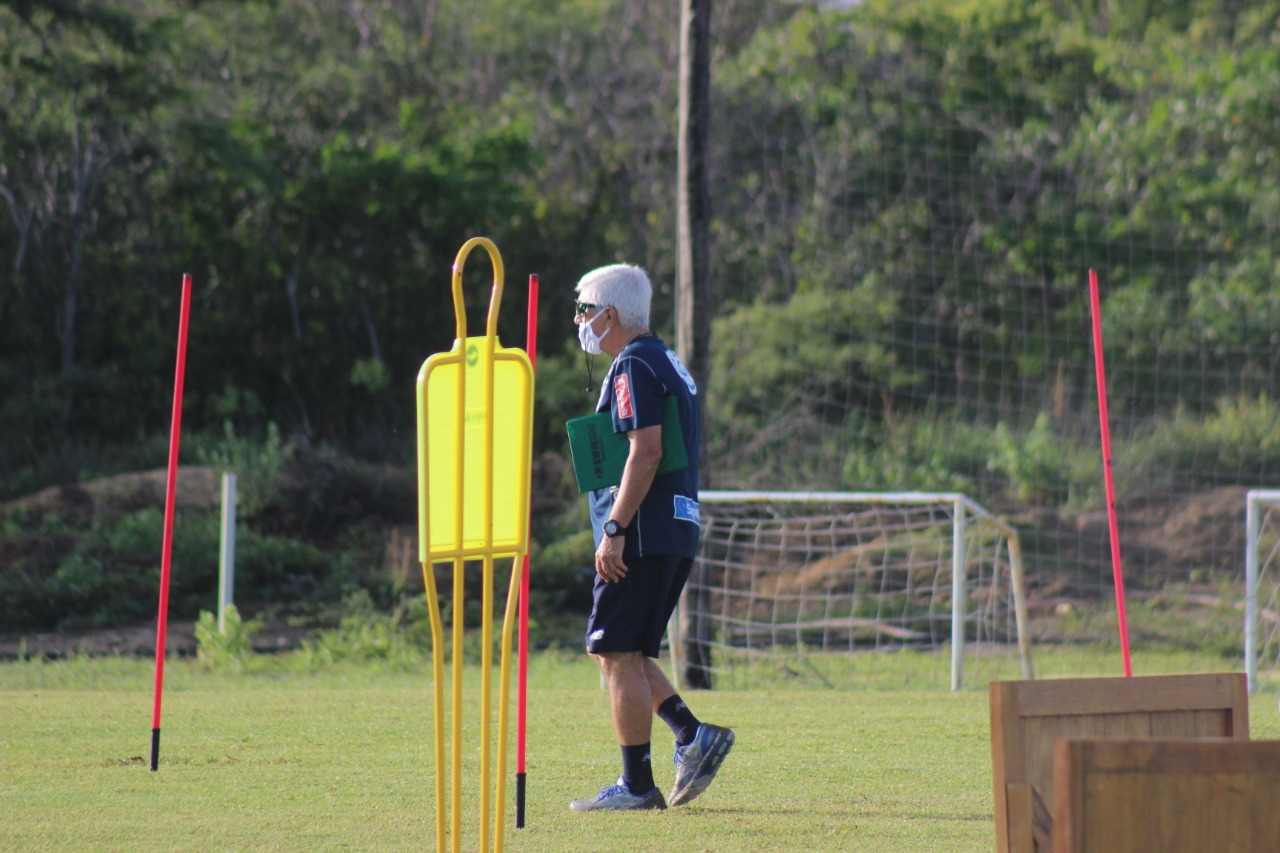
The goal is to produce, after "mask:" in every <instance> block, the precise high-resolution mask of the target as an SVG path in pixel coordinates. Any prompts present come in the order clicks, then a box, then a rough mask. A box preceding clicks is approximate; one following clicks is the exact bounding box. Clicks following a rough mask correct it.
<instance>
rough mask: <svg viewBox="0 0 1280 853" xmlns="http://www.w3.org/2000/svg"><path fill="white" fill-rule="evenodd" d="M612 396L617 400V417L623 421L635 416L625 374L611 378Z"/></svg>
mask: <svg viewBox="0 0 1280 853" xmlns="http://www.w3.org/2000/svg"><path fill="white" fill-rule="evenodd" d="M613 396H614V397H615V398H617V400H618V417H619V418H621V419H623V420H625V419H627V418H633V417H635V414H636V407H635V404H634V403H632V401H631V380H630V379H629V378H628V377H627V374H625V373H619V374H618V375H617V376H615V377H613Z"/></svg>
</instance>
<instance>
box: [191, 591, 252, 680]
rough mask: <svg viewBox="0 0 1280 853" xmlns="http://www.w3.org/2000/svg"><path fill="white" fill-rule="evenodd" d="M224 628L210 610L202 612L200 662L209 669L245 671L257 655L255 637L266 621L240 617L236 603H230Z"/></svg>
mask: <svg viewBox="0 0 1280 853" xmlns="http://www.w3.org/2000/svg"><path fill="white" fill-rule="evenodd" d="M223 623H224V624H223V628H222V629H221V630H219V628H218V619H217V617H216V616H214V615H213V614H212V613H210V612H209V611H208V610H201V611H200V617H199V618H198V619H197V620H196V629H195V630H196V644H197V647H196V660H198V661H199V662H200V664H201V665H202V666H204V667H205V668H207V669H212V670H218V671H221V672H243V671H244V669H245V665H246V664H247V663H248V661H249V658H250V656H251V655H252V654H253V635H254V634H255V633H257V631H258V630H260V629H261V628H262V622H261V620H258V619H251V620H249V621H248V622H245V621H243V620H242V619H241V618H240V611H239V609H237V608H236V606H235V605H234V604H228V605H227V607H226V611H225V612H224V614H223Z"/></svg>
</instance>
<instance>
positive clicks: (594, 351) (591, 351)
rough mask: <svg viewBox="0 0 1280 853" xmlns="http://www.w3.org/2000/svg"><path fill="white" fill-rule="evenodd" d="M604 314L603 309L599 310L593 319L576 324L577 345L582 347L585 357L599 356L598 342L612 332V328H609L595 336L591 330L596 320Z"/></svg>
mask: <svg viewBox="0 0 1280 853" xmlns="http://www.w3.org/2000/svg"><path fill="white" fill-rule="evenodd" d="M604 312H605V309H604V308H601V309H600V310H599V311H597V312H596V315H595V317H592V318H591V319H590V320H583V321H582V322H581V323H579V324H578V344H579V346H581V347H582V351H583V352H585V353H586V354H587V355H599V354H600V353H601V352H602V350H601V349H600V342H601V341H602V340H604V336H605V335H607V334H609V333H610V332H612V331H613V326H610V327H609V328H607V329H605V330H604V331H603V332H602V333H600V334H598V335H597V334H596V333H595V332H594V331H593V330H592V328H591V326H592V324H593V323H595V321H596V318H597V317H599V316H600V315H601V314H603V313H604Z"/></svg>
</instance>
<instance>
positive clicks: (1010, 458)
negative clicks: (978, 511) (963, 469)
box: [990, 412, 1069, 506]
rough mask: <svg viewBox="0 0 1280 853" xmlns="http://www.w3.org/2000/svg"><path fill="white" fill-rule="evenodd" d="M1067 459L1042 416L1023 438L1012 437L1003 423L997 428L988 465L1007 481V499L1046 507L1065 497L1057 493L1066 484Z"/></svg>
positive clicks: (1040, 415) (1056, 503) (1055, 434)
mask: <svg viewBox="0 0 1280 853" xmlns="http://www.w3.org/2000/svg"><path fill="white" fill-rule="evenodd" d="M1068 458H1069V457H1068V455H1067V454H1064V453H1063V452H1062V443H1061V440H1060V439H1059V436H1058V434H1057V431H1056V430H1054V429H1053V428H1052V426H1051V425H1050V422H1049V416H1048V415H1047V414H1046V413H1044V412H1041V413H1040V414H1039V415H1037V416H1036V420H1035V423H1034V424H1033V425H1032V427H1031V429H1030V430H1028V431H1027V432H1026V433H1025V434H1024V435H1022V436H1015V435H1013V434H1012V431H1011V430H1010V429H1009V427H1008V426H1007V425H1006V424H1004V423H1001V424H998V425H997V426H996V432H995V454H994V456H993V457H992V459H991V462H990V465H991V468H992V469H993V470H995V471H998V472H1000V473H1001V474H1002V475H1004V476H1005V477H1006V478H1007V480H1008V483H1009V485H1008V490H1009V493H1010V496H1011V497H1013V498H1015V499H1017V500H1019V501H1026V502H1030V503H1035V504H1041V505H1048V506H1056V505H1058V504H1060V503H1062V502H1063V498H1064V497H1065V495H1061V494H1058V493H1057V490H1058V489H1060V488H1061V487H1062V486H1063V485H1065V484H1066V483H1067V482H1069V480H1068V477H1067V473H1068Z"/></svg>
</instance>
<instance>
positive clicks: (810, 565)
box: [672, 491, 1034, 690]
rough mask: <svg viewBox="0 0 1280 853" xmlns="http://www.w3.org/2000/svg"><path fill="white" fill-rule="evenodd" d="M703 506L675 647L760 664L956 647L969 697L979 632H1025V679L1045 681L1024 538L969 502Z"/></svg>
mask: <svg viewBox="0 0 1280 853" xmlns="http://www.w3.org/2000/svg"><path fill="white" fill-rule="evenodd" d="M699 500H700V502H701V506H702V528H703V536H702V546H701V551H700V555H699V559H698V567H697V568H695V577H694V578H693V579H691V581H690V583H689V584H688V585H687V586H686V589H685V596H684V598H683V599H682V602H681V608H680V609H681V611H682V616H684V617H686V618H682V619H681V620H678V621H679V622H680V623H682V624H683V625H684V626H685V627H684V629H683V631H681V630H677V631H676V632H674V633H673V637H672V648H673V651H674V650H675V649H677V648H681V647H683V648H684V649H693V650H695V651H697V649H698V648H699V647H696V646H691V645H690V643H691V642H692V643H701V644H702V647H703V648H706V649H708V650H718V651H719V652H721V653H730V652H732V653H735V654H745V655H750V656H754V657H755V658H756V659H759V658H761V657H775V658H777V657H786V656H788V655H789V656H791V657H796V656H802V655H803V654H805V653H806V650H808V649H814V648H816V649H817V650H818V651H823V652H828V651H835V652H840V651H854V650H863V649H865V648H866V647H868V646H870V647H872V648H874V649H890V648H905V647H912V646H918V647H941V646H943V645H945V644H946V643H947V641H948V639H949V642H950V645H951V689H952V690H960V689H961V687H962V686H963V682H964V656H965V648H966V645H968V644H969V643H970V642H971V640H970V639H968V637H967V633H966V631H967V630H968V632H969V635H970V636H976V637H977V638H978V640H979V641H982V640H988V641H990V642H991V643H993V644H996V643H1001V644H1007V643H1008V641H1009V640H1011V639H1014V637H1013V636H1012V635H1016V645H1017V653H1018V663H1019V669H1020V672H1021V674H1022V677H1023V678H1033V677H1034V675H1033V668H1032V663H1031V651H1030V642H1029V636H1028V631H1027V618H1026V597H1025V592H1024V589H1025V585H1024V579H1023V565H1022V548H1021V543H1020V540H1019V538H1018V533H1017V531H1016V530H1015V529H1014V528H1013V527H1012V526H1011V525H1009V524H1007V523H1005V522H1004V521H1002V520H1001V519H999V518H997V517H996V516H994V515H992V514H991V513H990V512H988V511H987V510H986V509H984V508H983V507H982V506H980V505H978V504H977V503H976V502H974V501H973V500H971V499H970V498H969V497H968V496H966V495H964V494H959V493H951V492H943V493H931V492H781V491H760V492H752V491H702V492H701V493H700V495H699ZM971 603H973V605H974V606H972V607H971ZM942 608H945V611H941V609H942ZM939 611H941V612H939ZM971 611H972V612H971ZM691 613H692V614H695V616H696V617H697V618H694V619H693V620H692V621H691V620H690V619H689V618H687V617H688V616H689V615H690V614H691ZM1006 617H1009V618H1011V619H1012V622H1013V624H1012V625H1010V626H1009V627H1008V628H1007V629H1004V630H1002V629H1001V628H1000V627H998V626H997V625H996V622H997V621H998V620H1000V619H1005V618H1006ZM699 618H700V620H701V621H700V622H699ZM948 621H949V630H948V629H947V628H946V627H943V626H945V625H946V624H947V622H948ZM673 624H674V623H673ZM935 624H937V625H938V627H939V629H940V631H941V633H939V631H936V630H934V629H933V626H934V625H935ZM689 625H694V626H695V627H693V628H692V629H690V628H689V627H688V626H689ZM681 633H684V634H685V636H680V634H681ZM694 633H698V634H701V635H702V636H701V637H700V638H698V637H694V636H692V635H693V634H694ZM997 635H999V637H1000V638H1002V639H998V638H997ZM686 657H688V658H690V659H693V658H695V657H697V655H696V654H690V655H687V656H686ZM686 663H688V661H686ZM682 680H685V679H682Z"/></svg>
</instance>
